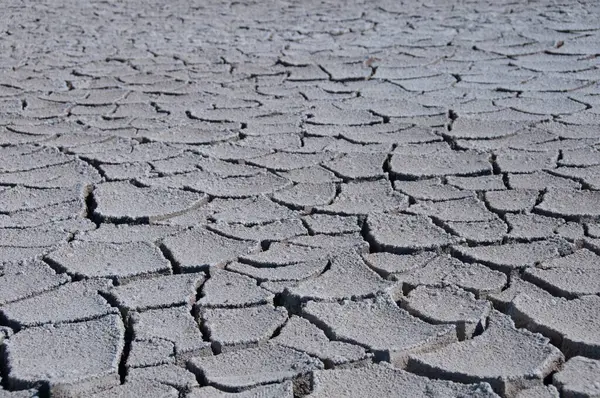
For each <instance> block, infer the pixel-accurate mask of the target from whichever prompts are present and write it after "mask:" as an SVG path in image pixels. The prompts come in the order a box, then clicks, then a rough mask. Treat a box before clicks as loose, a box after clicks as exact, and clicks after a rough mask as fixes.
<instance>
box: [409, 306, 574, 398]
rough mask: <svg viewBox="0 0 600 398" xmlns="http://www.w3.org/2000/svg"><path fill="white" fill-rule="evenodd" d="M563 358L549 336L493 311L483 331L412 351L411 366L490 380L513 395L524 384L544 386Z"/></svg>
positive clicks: (456, 376)
mask: <svg viewBox="0 0 600 398" xmlns="http://www.w3.org/2000/svg"><path fill="white" fill-rule="evenodd" d="M563 360H564V356H563V354H562V353H561V352H560V351H559V350H558V349H557V348H555V347H554V346H552V345H550V344H549V342H548V339H546V338H544V337H541V336H540V335H538V334H533V333H531V332H528V331H525V330H522V329H516V328H515V327H514V324H513V322H512V321H511V320H510V318H508V317H507V316H506V315H503V314H501V313H499V312H493V313H492V315H491V316H490V319H489V324H488V327H487V329H486V330H485V331H484V332H483V333H482V334H481V335H479V336H476V337H474V338H473V339H472V340H466V341H462V342H458V343H454V344H450V345H448V346H446V347H444V348H441V349H439V350H436V351H433V352H429V353H419V354H412V355H410V357H409V359H408V368H407V369H408V370H410V371H411V372H416V373H418V374H421V375H425V376H428V375H432V376H433V375H436V377H437V378H443V379H447V380H454V381H460V382H463V383H464V382H466V383H476V382H488V383H490V385H491V386H492V388H494V390H495V391H497V392H498V393H500V394H501V395H502V396H507V397H510V396H513V395H515V394H516V393H517V391H518V390H520V389H522V388H523V387H535V386H541V385H542V384H543V380H544V378H545V377H546V376H548V375H549V374H551V373H552V372H554V371H555V370H557V369H558V368H559V367H560V366H561V364H562V362H563Z"/></svg>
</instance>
